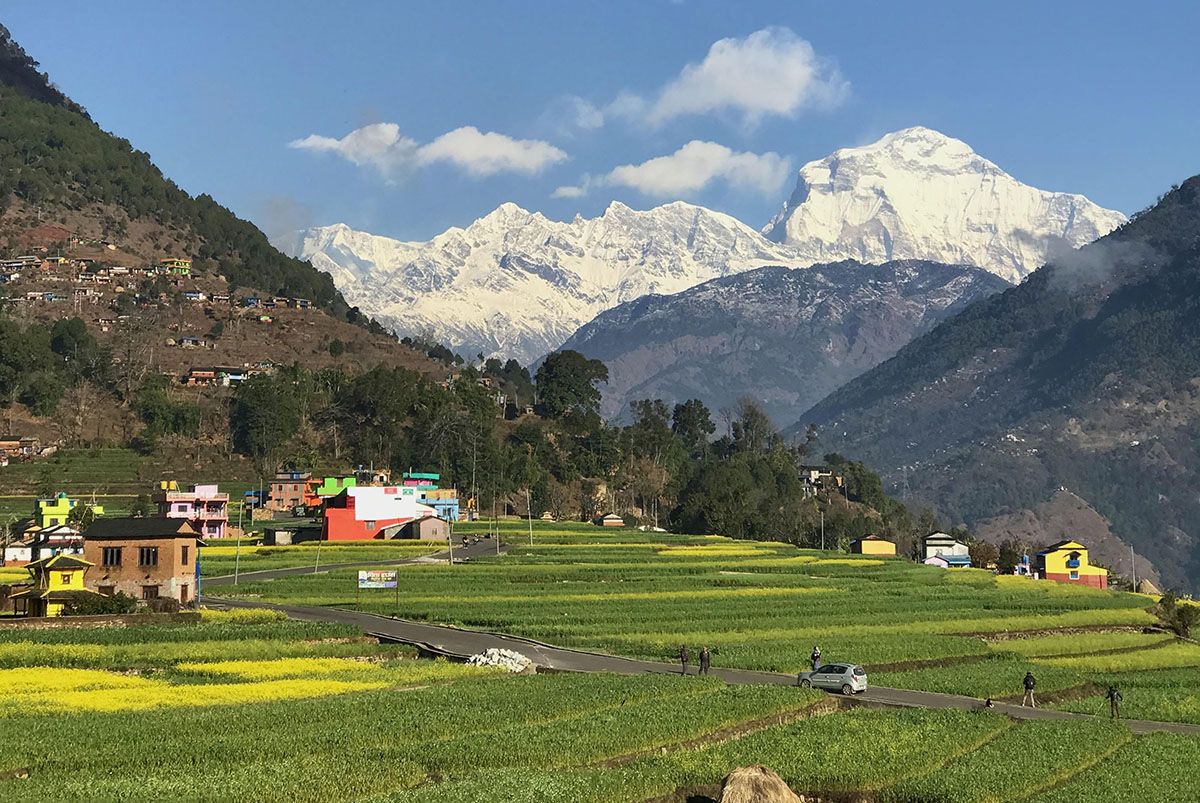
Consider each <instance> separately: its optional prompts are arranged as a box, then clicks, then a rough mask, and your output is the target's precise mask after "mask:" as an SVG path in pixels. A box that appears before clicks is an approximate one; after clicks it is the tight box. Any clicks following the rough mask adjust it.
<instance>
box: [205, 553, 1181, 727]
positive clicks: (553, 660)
mask: <svg viewBox="0 0 1200 803" xmlns="http://www.w3.org/2000/svg"><path fill="white" fill-rule="evenodd" d="M495 549H496V546H495V543H494V542H492V541H490V540H481V541H480V542H479V543H478V544H472V545H471V546H470V547H466V548H458V547H456V548H455V550H454V558H455V561H458V560H459V559H460V558H468V559H469V558H471V557H476V556H480V555H489V554H495ZM446 558H447V553H445V552H442V553H438V554H437V555H430V556H425V557H424V558H411V559H408V560H397V561H383V562H380V561H374V562H364V563H340V564H330V565H328V566H321V567H320V572H321V573H324V572H326V571H331V570H334V569H346V568H355V567H358V566H364V567H365V566H398V565H404V564H411V563H421V562H428V561H430V560H443V561H444V560H446ZM313 573H314V569H313V567H311V566H305V567H299V568H294V569H269V570H264V571H258V572H246V573H243V574H241V575H239V581H246V582H250V581H253V580H273V579H276V578H278V577H288V576H292V575H298V574H313ZM232 584H233V577H232V576H225V577H211V578H206V579H205V580H204V585H205V586H227V585H232ZM200 601H201V602H202V603H204V604H206V605H224V606H228V607H230V608H267V609H271V610H277V611H282V612H283V613H285V614H287V615H288V616H289V617H290V618H292V619H298V620H301V621H311V622H337V623H339V624H345V625H351V626H353V627H357V628H360V629H362V630H363V632H365V633H367V634H368V635H371V636H375V637H377V638H380V639H384V640H387V641H394V642H399V643H403V644H411V645H413V646H415V647H417V648H418V649H421V650H423V651H425V652H428V653H432V654H435V655H444V656H446V657H448V658H452V659H456V660H465V659H466V658H469V657H470V656H472V655H475V654H477V653H481V652H483V651H484V650H487V649H491V648H493V647H496V648H499V649H508V650H516V651H517V652H520V653H521V654H523V655H525V656H527V657H529V658H530V659H531V660H532V661H533V662H534V663H535V664H536V665H537V666H538V667H540V668H543V669H548V670H551V671H559V672H614V673H617V674H623V675H636V674H642V673H645V672H655V673H662V674H675V675H678V674H680V667H679V665H678V664H664V663H658V662H655V661H639V660H634V659H632V658H621V657H619V656H615V655H605V654H603V653H595V652H586V651H583V650H573V649H570V648H567V647H555V646H553V645H550V644H545V643H543V642H540V641H534V640H533V639H527V638H521V637H520V636H512V635H508V634H505V633H491V632H487V631H481V630H464V629H462V628H457V627H447V626H442V625H429V624H422V623H420V622H410V621H407V620H404V619H395V618H392V617H388V616H380V615H379V614H373V613H362V612H359V611H350V610H345V609H343V608H313V607H307V606H301V605H284V604H279V603H271V602H255V601H248V600H233V599H223V598H218V597H204V596H202V597H201V600H200ZM695 673H696V667H695V666H690V667H688V674H689V675H694V674H695ZM711 674H712V675H714V676H716V677H719V678H721V679H723V680H724V681H725V682H727V683H736V684H742V683H773V684H779V685H792V684H794V683H795V682H796V678H795V676H794V675H783V674H779V673H776V672H755V671H752V670H747V669H720V668H714V669H713V670H712V671H711ZM853 701H854V702H855V703H857V704H865V705H875V706H890V707H903V708H957V709H963V710H979V709H981V708H982V705H983V704H982V701H980V700H978V699H976V698H974V697H963V696H959V695H954V694H939V693H936V692H926V691H910V690H908V689H889V688H885V687H881V686H872V687H870V688H868V689H867V691H865V692H863V693H861V694H857V695H855V696H854V698H853ZM995 711H997V712H998V713H1001V714H1007V715H1008V716H1010V717H1013V718H1014V719H1058V720H1091V719H1094V717H1092V716H1089V715H1087V714H1076V713H1072V712H1069V711H1050V710H1047V709H1044V708H1025V707H1023V706H1019V705H1009V704H1006V703H996V707H995ZM1123 721H1124V722H1125V724H1126V725H1128V726H1129V727H1130V728H1131V729H1132V730H1133V732H1134V733H1150V732H1152V731H1169V732H1172V733H1179V734H1185V735H1193V736H1197V735H1200V725H1188V724H1184V723H1179V722H1155V721H1151V720H1141V719H1126V720H1123Z"/></svg>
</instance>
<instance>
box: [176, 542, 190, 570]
mask: <svg viewBox="0 0 1200 803" xmlns="http://www.w3.org/2000/svg"><path fill="white" fill-rule="evenodd" d="M189 550H190V548H189V547H186V546H185V547H180V548H179V556H180V562H182V563H183V565H184V566H187V565H188V552H189Z"/></svg>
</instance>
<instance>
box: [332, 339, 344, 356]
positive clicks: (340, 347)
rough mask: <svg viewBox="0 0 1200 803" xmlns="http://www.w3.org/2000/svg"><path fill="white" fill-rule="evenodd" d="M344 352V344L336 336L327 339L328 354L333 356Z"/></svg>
mask: <svg viewBox="0 0 1200 803" xmlns="http://www.w3.org/2000/svg"><path fill="white" fill-rule="evenodd" d="M345 352H346V344H345V343H343V342H342V341H341V340H339V339H338V338H336V337H335V338H334V339H333V340H330V341H329V356H330V357H335V358H336V357H340V356H342V354H344V353H345Z"/></svg>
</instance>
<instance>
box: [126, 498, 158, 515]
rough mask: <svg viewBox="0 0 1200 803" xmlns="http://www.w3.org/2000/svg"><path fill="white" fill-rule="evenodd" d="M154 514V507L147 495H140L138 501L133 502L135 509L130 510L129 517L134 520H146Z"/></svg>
mask: <svg viewBox="0 0 1200 803" xmlns="http://www.w3.org/2000/svg"><path fill="white" fill-rule="evenodd" d="M153 512H154V507H153V505H151V503H150V497H149V496H148V495H147V494H138V495H137V499H135V500H133V507H131V508H130V509H129V515H130V516H133V517H134V518H145V517H146V516H149V515H150V514H151V513H153Z"/></svg>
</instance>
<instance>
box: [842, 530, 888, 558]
mask: <svg viewBox="0 0 1200 803" xmlns="http://www.w3.org/2000/svg"><path fill="white" fill-rule="evenodd" d="M850 551H851V552H852V553H854V554H855V555H895V554H896V543H895V542H894V541H889V540H887V539H886V538H880V537H879V536H878V535H868V536H866V537H864V538H859V539H857V540H854V541H851V542H850Z"/></svg>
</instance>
